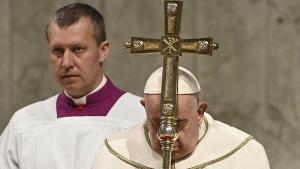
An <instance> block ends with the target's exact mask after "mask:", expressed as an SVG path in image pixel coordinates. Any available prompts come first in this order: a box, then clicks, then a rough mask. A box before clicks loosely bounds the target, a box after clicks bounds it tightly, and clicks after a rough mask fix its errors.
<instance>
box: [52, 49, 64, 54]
mask: <svg viewBox="0 0 300 169" xmlns="http://www.w3.org/2000/svg"><path fill="white" fill-rule="evenodd" d="M52 53H53V54H54V55H56V56H62V55H63V54H64V50H63V49H61V48H54V49H53V50H52Z"/></svg>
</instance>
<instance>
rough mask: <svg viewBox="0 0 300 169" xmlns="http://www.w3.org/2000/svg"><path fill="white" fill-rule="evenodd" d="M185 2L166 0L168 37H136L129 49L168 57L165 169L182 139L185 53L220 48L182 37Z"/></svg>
mask: <svg viewBox="0 0 300 169" xmlns="http://www.w3.org/2000/svg"><path fill="white" fill-rule="evenodd" d="M182 7H183V1H176V0H173V1H172V0H171V1H170V0H165V2H164V13H165V35H164V36H162V37H161V39H148V38H139V37H132V38H131V41H130V42H126V43H125V47H126V48H129V49H130V53H131V54H133V53H154V52H160V53H161V55H164V61H163V78H162V90H161V91H162V93H161V102H160V119H161V122H160V128H159V131H158V133H157V136H158V138H159V140H160V143H161V145H162V148H161V149H162V152H163V164H162V168H163V169H171V165H172V164H171V159H172V151H173V145H174V143H175V141H176V139H177V138H178V129H177V127H176V120H177V106H178V105H177V92H178V66H179V65H178V62H179V60H178V58H179V56H181V55H182V53H196V54H208V55H212V50H215V49H217V48H218V44H217V43H214V42H213V39H212V38H198V39H182V38H181V37H180V27H181V16H182Z"/></svg>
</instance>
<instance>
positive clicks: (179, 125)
mask: <svg viewBox="0 0 300 169" xmlns="http://www.w3.org/2000/svg"><path fill="white" fill-rule="evenodd" d="M185 125H186V122H184V121H182V122H178V123H177V129H178V130H182V129H183V128H184V127H185Z"/></svg>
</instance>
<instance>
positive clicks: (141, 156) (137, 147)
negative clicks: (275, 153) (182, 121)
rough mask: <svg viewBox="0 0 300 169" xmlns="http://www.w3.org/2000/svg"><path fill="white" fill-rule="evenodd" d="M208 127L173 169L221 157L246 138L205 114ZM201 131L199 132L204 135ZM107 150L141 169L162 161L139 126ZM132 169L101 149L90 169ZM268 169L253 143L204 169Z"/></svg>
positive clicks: (115, 139)
mask: <svg viewBox="0 0 300 169" xmlns="http://www.w3.org/2000/svg"><path fill="white" fill-rule="evenodd" d="M205 117H206V118H207V120H208V123H209V127H208V131H207V134H206V135H205V137H204V139H203V140H202V141H201V142H200V143H199V144H198V145H197V147H196V148H195V150H194V152H193V153H192V155H191V156H189V157H188V158H186V159H184V160H182V161H179V162H177V163H175V168H176V169H187V168H190V167H194V166H197V165H200V164H202V163H205V162H208V161H211V160H214V159H216V158H218V157H220V156H223V155H225V154H227V153H229V152H230V151H231V150H233V149H234V148H235V147H237V146H238V145H239V144H241V143H242V142H243V141H244V140H245V139H246V138H247V137H248V136H249V135H248V134H246V133H244V132H242V131H240V130H238V129H236V128H233V127H230V126H228V125H226V124H224V123H222V122H219V121H216V120H214V119H212V117H211V116H209V115H208V114H207V113H206V114H205ZM203 130H204V127H202V129H200V132H201V133H203ZM108 143H109V144H110V146H111V147H112V148H113V149H114V150H115V151H117V152H118V153H119V154H121V155H122V156H125V157H126V158H128V159H130V160H133V161H135V162H137V163H140V164H142V165H144V166H147V167H151V168H155V169H159V168H161V167H162V158H161V156H160V155H158V154H157V153H155V152H154V151H152V149H151V147H150V146H149V145H148V143H147V141H146V139H145V136H144V131H143V124H139V125H137V126H135V127H133V128H130V129H128V130H126V131H124V132H122V133H119V134H117V135H114V136H111V137H110V138H109V139H108ZM114 168H122V169H134V167H133V166H131V165H129V164H127V163H125V162H123V161H121V160H120V159H118V158H117V157H115V156H114V155H112V154H111V153H110V152H109V151H108V149H107V148H106V147H105V145H103V146H102V147H101V148H100V149H99V152H98V153H97V156H96V160H95V162H94V167H93V169H114ZM254 168H255V169H270V166H269V162H268V159H267V156H266V153H265V150H264V148H263V147H262V145H260V144H259V143H258V142H257V141H255V140H250V141H249V142H248V143H247V144H246V145H245V146H244V147H242V148H241V149H240V150H238V151H237V152H235V153H234V154H233V155H231V156H229V157H228V158H226V159H225V160H222V161H220V162H217V163H215V164H212V165H209V166H207V167H205V168H204V169H254Z"/></svg>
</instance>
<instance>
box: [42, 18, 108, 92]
mask: <svg viewBox="0 0 300 169" xmlns="http://www.w3.org/2000/svg"><path fill="white" fill-rule="evenodd" d="M48 34H49V50H50V51H49V52H50V59H51V63H52V67H53V72H54V75H55V77H56V79H57V80H58V82H59V83H60V84H61V85H62V87H63V88H64V90H65V91H66V92H67V93H68V94H69V95H71V96H72V97H75V98H76V97H81V96H84V95H86V94H88V93H89V92H91V91H92V90H94V89H95V88H96V87H97V86H98V85H99V83H100V81H101V80H102V75H103V70H102V66H101V65H100V63H102V62H103V61H104V60H105V59H106V58H107V56H108V50H109V43H108V42H107V41H104V42H102V43H101V44H100V45H97V43H96V40H95V38H94V36H93V35H94V29H93V25H92V23H91V21H90V19H88V18H86V17H82V18H80V19H79V21H78V22H76V23H74V24H73V25H71V26H69V27H62V28H60V27H59V26H58V25H57V24H56V23H55V22H54V21H52V22H51V23H50V25H49V28H48Z"/></svg>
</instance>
